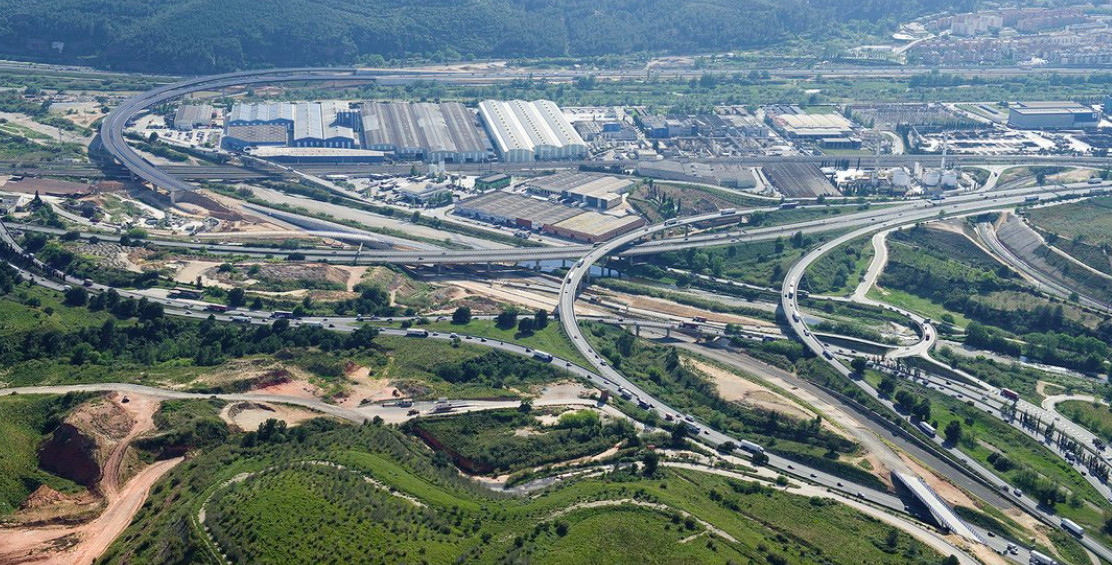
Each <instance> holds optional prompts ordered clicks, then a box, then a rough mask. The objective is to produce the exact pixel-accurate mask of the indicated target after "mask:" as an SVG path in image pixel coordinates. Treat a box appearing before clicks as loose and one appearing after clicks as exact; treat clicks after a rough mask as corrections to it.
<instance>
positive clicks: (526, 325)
mask: <svg viewBox="0 0 1112 565" xmlns="http://www.w3.org/2000/svg"><path fill="white" fill-rule="evenodd" d="M517 331H518V332H520V333H521V334H522V335H531V334H532V333H533V318H522V319H521V320H520V321H518V323H517Z"/></svg>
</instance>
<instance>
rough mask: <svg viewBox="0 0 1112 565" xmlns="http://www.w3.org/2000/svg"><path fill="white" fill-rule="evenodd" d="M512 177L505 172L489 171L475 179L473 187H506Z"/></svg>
mask: <svg viewBox="0 0 1112 565" xmlns="http://www.w3.org/2000/svg"><path fill="white" fill-rule="evenodd" d="M512 181H513V177H511V176H510V175H507V174H506V173H489V174H486V175H483V176H481V177H478V178H476V179H475V188H476V189H477V190H491V189H494V188H506V187H507V186H510V183H511V182H512Z"/></svg>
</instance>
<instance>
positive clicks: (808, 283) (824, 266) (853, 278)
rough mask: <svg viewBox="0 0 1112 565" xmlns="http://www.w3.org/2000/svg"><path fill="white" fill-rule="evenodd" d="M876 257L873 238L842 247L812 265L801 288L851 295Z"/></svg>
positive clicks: (835, 294) (816, 291) (831, 293)
mask: <svg viewBox="0 0 1112 565" xmlns="http://www.w3.org/2000/svg"><path fill="white" fill-rule="evenodd" d="M873 254H874V253H873V245H872V242H871V238H870V237H863V238H858V239H855V240H853V241H848V242H846V243H844V244H842V245H839V246H838V247H835V248H834V249H831V250H830V251H829V252H828V253H826V254H825V255H823V256H822V257H820V258H819V260H818V261H815V262H814V263H812V264H811V266H810V267H809V268H808V269H807V272H806V274H805V276H804V279H803V281H802V282H800V283H799V287H800V288H806V289H808V290H810V291H811V292H815V293H818V294H827V295H832V296H848V295H850V294H852V293H853V291H854V289H856V288H857V285H858V284H860V282H861V278H862V277H864V276H865V273H866V271H868V269H869V263H870V262H871V261H872V259H873Z"/></svg>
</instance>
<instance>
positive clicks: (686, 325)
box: [680, 322, 699, 330]
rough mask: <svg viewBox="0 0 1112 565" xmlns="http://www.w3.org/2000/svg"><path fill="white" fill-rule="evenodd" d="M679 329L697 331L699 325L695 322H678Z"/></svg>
mask: <svg viewBox="0 0 1112 565" xmlns="http://www.w3.org/2000/svg"><path fill="white" fill-rule="evenodd" d="M680 329H681V330H697V329H699V324H696V323H695V322H680Z"/></svg>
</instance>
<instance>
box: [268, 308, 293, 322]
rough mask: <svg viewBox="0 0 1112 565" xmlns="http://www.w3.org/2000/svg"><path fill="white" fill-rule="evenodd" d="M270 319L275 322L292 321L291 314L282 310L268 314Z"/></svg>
mask: <svg viewBox="0 0 1112 565" xmlns="http://www.w3.org/2000/svg"><path fill="white" fill-rule="evenodd" d="M270 317H271V318H274V319H276V320H292V319H293V312H286V311H284V310H275V311H273V312H271V313H270Z"/></svg>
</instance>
